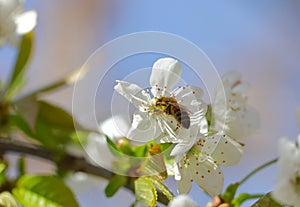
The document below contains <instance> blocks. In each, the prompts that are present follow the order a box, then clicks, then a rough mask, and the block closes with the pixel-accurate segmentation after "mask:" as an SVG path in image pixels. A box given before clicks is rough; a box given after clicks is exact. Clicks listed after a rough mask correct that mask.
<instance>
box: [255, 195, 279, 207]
mask: <svg viewBox="0 0 300 207" xmlns="http://www.w3.org/2000/svg"><path fill="white" fill-rule="evenodd" d="M251 207H281V205H280V204H279V203H277V202H276V201H274V200H273V198H272V196H271V193H267V194H266V195H264V196H263V197H262V198H261V199H259V200H258V201H257V202H256V203H254V204H253V205H252V206H251Z"/></svg>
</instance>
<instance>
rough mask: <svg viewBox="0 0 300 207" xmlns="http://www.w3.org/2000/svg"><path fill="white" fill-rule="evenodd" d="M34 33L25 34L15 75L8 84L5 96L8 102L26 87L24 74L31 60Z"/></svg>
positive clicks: (14, 71) (14, 70)
mask: <svg viewBox="0 0 300 207" xmlns="http://www.w3.org/2000/svg"><path fill="white" fill-rule="evenodd" d="M33 38H34V35H33V32H29V33H27V34H25V35H24V36H23V38H22V41H21V44H20V47H19V54H18V57H17V60H16V63H15V67H14V69H13V73H12V75H11V78H10V82H9V84H8V89H7V92H6V94H5V99H6V100H11V99H12V98H14V97H15V96H16V95H17V94H18V93H19V91H20V90H21V89H22V88H23V86H24V73H25V69H26V65H27V63H28V61H29V59H30V55H31V51H32V45H33Z"/></svg>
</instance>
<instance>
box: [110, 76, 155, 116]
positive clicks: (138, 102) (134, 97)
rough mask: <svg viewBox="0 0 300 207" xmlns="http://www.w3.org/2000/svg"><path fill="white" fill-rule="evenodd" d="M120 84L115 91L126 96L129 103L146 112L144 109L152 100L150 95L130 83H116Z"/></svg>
mask: <svg viewBox="0 0 300 207" xmlns="http://www.w3.org/2000/svg"><path fill="white" fill-rule="evenodd" d="M116 82H117V83H118V84H117V85H116V86H115V87H114V89H115V90H116V91H117V92H118V93H119V94H121V95H122V96H124V97H125V98H126V99H127V100H128V101H130V102H131V103H132V104H134V105H135V106H136V107H137V108H139V109H140V110H142V111H143V110H144V107H143V106H145V105H146V104H147V103H148V102H149V100H150V97H149V94H147V93H146V92H145V91H144V90H143V89H142V88H140V87H139V86H138V85H136V84H132V83H128V82H125V81H119V80H117V81H116Z"/></svg>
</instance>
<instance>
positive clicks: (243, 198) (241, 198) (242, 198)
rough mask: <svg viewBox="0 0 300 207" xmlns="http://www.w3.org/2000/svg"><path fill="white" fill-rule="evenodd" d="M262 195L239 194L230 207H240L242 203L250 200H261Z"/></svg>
mask: <svg viewBox="0 0 300 207" xmlns="http://www.w3.org/2000/svg"><path fill="white" fill-rule="evenodd" d="M262 196H263V195H262V194H254V195H251V194H248V193H241V194H239V195H238V196H237V197H236V198H235V199H234V200H233V201H232V206H233V207H240V206H241V205H242V203H243V202H245V201H247V200H251V199H257V198H261V197H262Z"/></svg>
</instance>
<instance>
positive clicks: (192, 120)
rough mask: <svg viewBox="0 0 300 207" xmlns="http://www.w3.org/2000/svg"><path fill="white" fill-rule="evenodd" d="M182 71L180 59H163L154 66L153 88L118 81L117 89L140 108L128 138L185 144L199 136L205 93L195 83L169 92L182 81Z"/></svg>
mask: <svg viewBox="0 0 300 207" xmlns="http://www.w3.org/2000/svg"><path fill="white" fill-rule="evenodd" d="M181 72H182V68H181V65H180V63H179V62H178V61H177V60H175V59H173V58H161V59H159V60H157V61H156V62H155V63H154V65H153V67H152V73H151V76H150V86H151V88H147V89H145V90H143V89H142V88H140V87H139V86H137V85H136V84H132V83H128V82H125V81H119V80H118V81H117V83H118V84H117V85H116V86H115V90H116V91H117V92H118V93H120V94H121V95H122V96H124V97H125V98H126V99H127V100H128V101H130V102H131V103H132V104H133V105H134V106H135V107H136V108H137V109H138V110H137V111H136V112H135V113H134V115H133V122H132V125H131V128H130V130H129V132H128V134H127V138H129V139H130V140H134V141H137V142H143V143H145V142H148V141H150V140H152V139H155V140H157V141H159V142H161V143H165V142H171V143H182V142H186V140H187V139H189V138H194V137H196V136H197V134H198V132H199V129H200V128H202V127H201V124H203V122H205V112H206V105H205V104H204V103H203V101H202V100H201V97H202V95H203V92H202V90H201V89H200V88H198V87H195V86H179V87H177V88H175V90H173V91H172V92H170V90H171V89H172V88H173V87H174V86H175V85H176V84H177V83H178V82H179V80H180V75H181ZM172 107H176V109H175V108H172ZM172 110H173V111H176V113H174V112H173V113H172ZM178 111H180V113H178ZM187 145H193V142H187ZM189 148H190V146H188V147H186V149H189Z"/></svg>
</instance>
